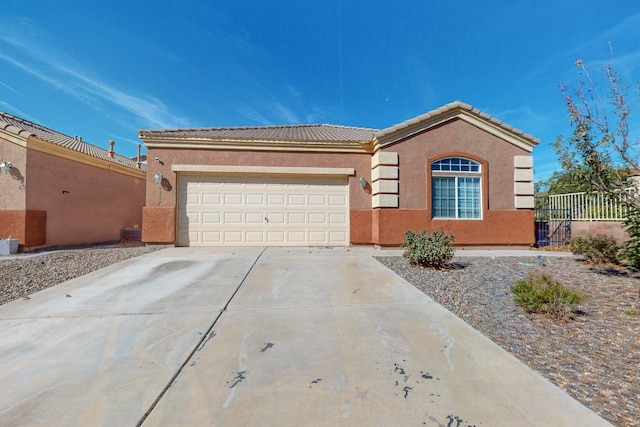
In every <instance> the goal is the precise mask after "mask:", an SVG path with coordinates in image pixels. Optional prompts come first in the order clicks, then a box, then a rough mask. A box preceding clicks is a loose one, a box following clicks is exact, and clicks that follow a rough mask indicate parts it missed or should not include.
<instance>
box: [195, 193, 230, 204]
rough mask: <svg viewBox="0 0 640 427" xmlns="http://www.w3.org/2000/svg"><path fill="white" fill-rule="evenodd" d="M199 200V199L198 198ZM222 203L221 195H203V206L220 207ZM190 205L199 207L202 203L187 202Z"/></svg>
mask: <svg viewBox="0 0 640 427" xmlns="http://www.w3.org/2000/svg"><path fill="white" fill-rule="evenodd" d="M198 199H199V198H198ZM221 202H222V196H221V195H220V193H202V204H203V205H214V206H216V205H220V204H221ZM187 203H188V204H194V205H198V204H200V202H199V201H198V200H196V201H194V202H192V203H191V202H189V201H187Z"/></svg>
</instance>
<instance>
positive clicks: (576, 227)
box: [571, 221, 629, 244]
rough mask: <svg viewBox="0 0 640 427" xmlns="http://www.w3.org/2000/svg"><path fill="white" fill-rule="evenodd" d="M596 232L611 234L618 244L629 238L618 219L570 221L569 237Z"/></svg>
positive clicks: (594, 233) (584, 235)
mask: <svg viewBox="0 0 640 427" xmlns="http://www.w3.org/2000/svg"><path fill="white" fill-rule="evenodd" d="M596 234H604V235H606V236H612V237H613V238H614V239H616V242H618V244H621V243H624V242H626V241H627V240H629V235H628V234H627V232H626V231H625V229H624V224H623V223H621V222H619V221H572V222H571V237H587V236H590V235H591V236H593V235H596Z"/></svg>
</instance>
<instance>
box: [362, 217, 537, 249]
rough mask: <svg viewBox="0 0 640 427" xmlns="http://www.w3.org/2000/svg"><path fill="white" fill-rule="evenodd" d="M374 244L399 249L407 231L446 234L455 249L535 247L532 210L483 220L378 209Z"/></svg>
mask: <svg viewBox="0 0 640 427" xmlns="http://www.w3.org/2000/svg"><path fill="white" fill-rule="evenodd" d="M373 218H374V219H373V222H374V231H373V240H374V241H373V243H375V244H378V245H381V246H399V245H401V244H402V241H403V239H404V233H405V231H406V230H413V231H420V230H438V229H441V230H444V231H445V232H446V233H449V234H451V233H452V234H454V236H455V240H454V245H518V246H520V245H523V246H524V245H526V246H529V245H533V244H534V243H535V233H534V223H533V210H502V211H488V212H485V214H484V218H483V219H482V220H441V219H437V220H435V219H431V218H430V216H429V214H428V211H426V210H422V209H378V210H376V211H374V215H373Z"/></svg>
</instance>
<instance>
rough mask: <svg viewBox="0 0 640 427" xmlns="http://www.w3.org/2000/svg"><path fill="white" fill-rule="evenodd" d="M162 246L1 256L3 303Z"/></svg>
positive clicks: (112, 247)
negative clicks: (15, 256)
mask: <svg viewBox="0 0 640 427" xmlns="http://www.w3.org/2000/svg"><path fill="white" fill-rule="evenodd" d="M158 249H160V248H158V247H145V246H140V245H131V244H121V245H117V246H110V247H96V248H87V249H71V250H64V251H59V252H49V253H39V254H24V255H20V256H19V257H18V258H3V257H0V304H5V303H7V302H9V301H13V300H15V299H18V298H23V297H25V296H28V295H30V294H33V293H35V292H38V291H41V290H42V289H46V288H49V287H51V286H55V285H57V284H59V283H62V282H66V281H67V280H71V279H74V278H76V277H79V276H83V275H85V274H87V273H91V272H92V271H95V270H98V269H101V268H103V267H107V266H109V265H111V264H115V263H117V262H120V261H124V260H125V259H127V258H132V257H136V256H139V255H143V254H146V253H149V252H153V251H155V250H158Z"/></svg>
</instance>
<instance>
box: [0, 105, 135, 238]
mask: <svg viewBox="0 0 640 427" xmlns="http://www.w3.org/2000/svg"><path fill="white" fill-rule="evenodd" d="M9 165H10V166H11V167H9ZM0 166H4V167H2V168H1V169H3V171H4V173H0V194H2V197H0V238H6V237H9V236H12V237H13V238H17V239H19V241H20V244H21V245H22V246H23V247H28V248H32V247H39V246H64V245H75V244H85V243H98V242H106V241H117V240H119V239H120V234H121V230H122V229H123V228H134V227H136V226H138V227H139V226H140V224H141V223H142V207H143V206H144V200H145V191H146V188H145V176H146V172H145V166H144V165H140V164H138V163H137V162H136V161H132V160H130V159H127V158H126V157H123V156H120V155H118V154H115V153H114V151H113V144H111V149H110V150H103V149H101V148H98V147H96V146H93V145H91V144H88V143H86V142H84V141H83V140H82V138H80V137H70V136H67V135H64V134H62V133H60V132H56V131H54V130H51V129H48V128H46V127H44V126H41V125H39V124H36V123H32V122H29V121H27V120H24V119H21V118H18V117H15V116H12V115H10V114H7V113H3V112H0Z"/></svg>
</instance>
